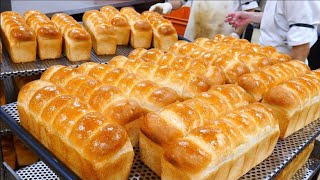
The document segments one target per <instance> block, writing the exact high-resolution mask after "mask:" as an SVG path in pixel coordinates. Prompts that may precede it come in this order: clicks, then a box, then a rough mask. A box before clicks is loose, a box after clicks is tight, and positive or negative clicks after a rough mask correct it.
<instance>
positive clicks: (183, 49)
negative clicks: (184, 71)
mask: <svg viewBox="0 0 320 180" xmlns="http://www.w3.org/2000/svg"><path fill="white" fill-rule="evenodd" d="M169 51H170V52H173V53H175V54H177V55H188V56H190V57H192V58H199V57H201V56H202V55H203V54H205V53H206V52H207V50H205V49H203V48H202V47H200V46H198V45H196V44H194V43H188V42H186V41H178V42H176V44H174V45H173V46H171V47H170V49H169Z"/></svg>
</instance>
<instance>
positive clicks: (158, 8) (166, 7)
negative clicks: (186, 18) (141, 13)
mask: <svg viewBox="0 0 320 180" xmlns="http://www.w3.org/2000/svg"><path fill="white" fill-rule="evenodd" d="M172 9H173V7H172V5H171V4H170V3H168V2H166V3H157V4H155V5H153V6H151V7H150V9H149V11H153V12H157V13H159V14H169V13H170V12H171V11H172Z"/></svg>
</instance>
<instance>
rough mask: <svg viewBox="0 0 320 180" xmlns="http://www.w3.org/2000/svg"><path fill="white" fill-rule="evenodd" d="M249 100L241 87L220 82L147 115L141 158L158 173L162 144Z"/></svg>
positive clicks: (168, 142) (143, 127)
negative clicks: (188, 98)
mask: <svg viewBox="0 0 320 180" xmlns="http://www.w3.org/2000/svg"><path fill="white" fill-rule="evenodd" d="M249 102H251V96H250V95H249V94H247V93H246V92H245V90H244V89H242V88H241V87H240V86H237V85H220V86H215V87H213V88H212V89H210V91H209V92H205V93H201V94H199V95H197V96H196V97H195V98H193V99H190V100H187V101H183V102H177V103H174V104H171V105H169V106H167V107H165V108H164V109H163V110H161V111H158V112H151V113H149V114H147V115H146V117H145V118H144V123H143V125H142V127H141V132H142V133H141V134H140V141H139V144H140V156H141V160H142V161H143V162H144V163H145V164H146V165H147V166H149V167H150V168H151V169H152V170H153V171H154V172H156V173H157V174H158V175H160V174H161V156H162V154H163V147H166V146H167V145H169V144H170V143H171V142H172V141H173V140H175V139H177V138H179V137H184V136H186V135H187V134H188V133H189V132H190V131H191V130H193V129H195V128H197V127H200V126H205V125H208V124H211V123H212V120H214V119H216V118H217V117H219V116H220V115H222V114H224V113H227V112H229V111H232V110H234V109H236V108H238V107H241V106H245V105H248V104H249ZM164 129H165V131H164Z"/></svg>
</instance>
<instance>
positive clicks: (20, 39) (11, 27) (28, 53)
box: [1, 11, 37, 63]
mask: <svg viewBox="0 0 320 180" xmlns="http://www.w3.org/2000/svg"><path fill="white" fill-rule="evenodd" d="M1 36H2V40H3V44H4V46H5V48H6V49H7V51H8V53H9V55H10V58H11V60H12V62H13V63H25V62H32V61H36V55H37V40H36V36H35V34H34V32H33V31H32V29H31V28H30V27H29V26H28V24H27V23H26V22H25V20H24V19H23V17H22V16H21V15H20V14H19V13H17V12H13V11H5V12H2V13H1Z"/></svg>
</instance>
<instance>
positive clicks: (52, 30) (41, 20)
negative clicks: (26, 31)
mask: <svg viewBox="0 0 320 180" xmlns="http://www.w3.org/2000/svg"><path fill="white" fill-rule="evenodd" d="M24 18H25V20H26V22H27V24H28V25H29V26H30V27H31V29H32V30H33V31H34V32H35V34H36V37H37V43H38V56H39V58H40V59H41V60H45V59H57V58H60V57H61V51H62V34H61V32H60V31H59V29H58V27H57V26H56V25H55V24H54V23H53V22H52V21H51V20H50V19H49V18H48V17H47V16H46V15H45V14H43V13H41V12H39V11H27V12H25V13H24Z"/></svg>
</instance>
